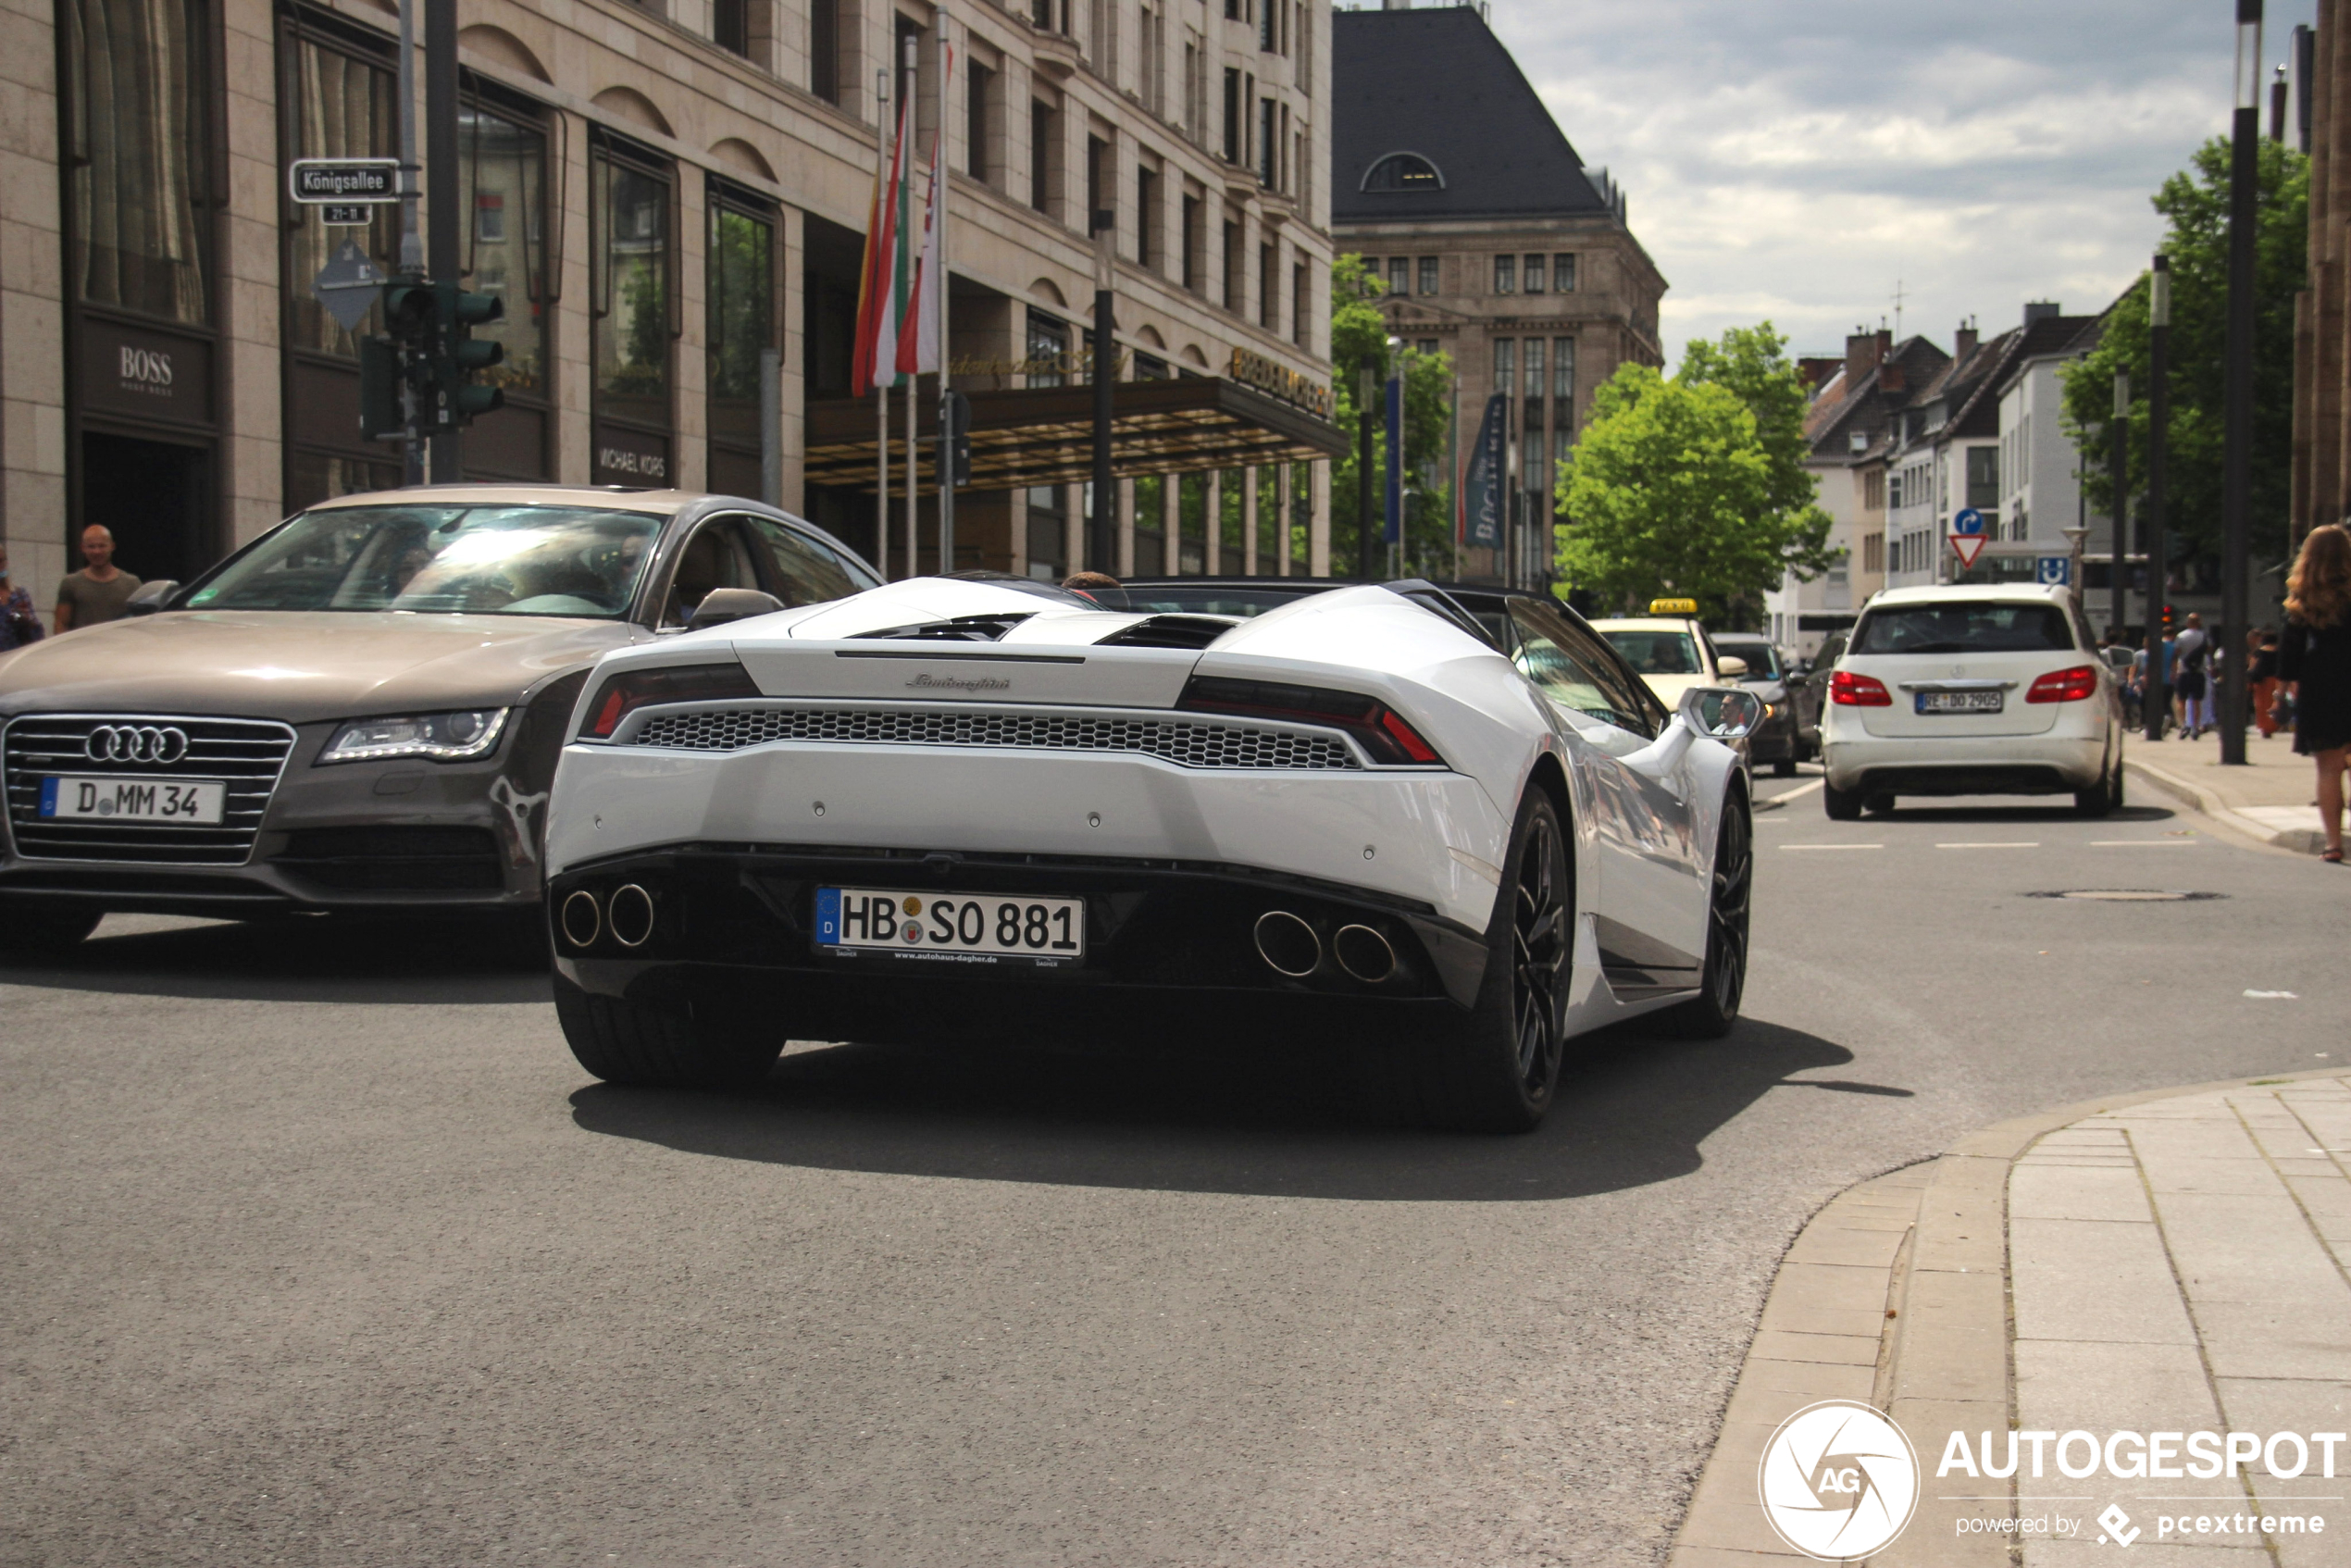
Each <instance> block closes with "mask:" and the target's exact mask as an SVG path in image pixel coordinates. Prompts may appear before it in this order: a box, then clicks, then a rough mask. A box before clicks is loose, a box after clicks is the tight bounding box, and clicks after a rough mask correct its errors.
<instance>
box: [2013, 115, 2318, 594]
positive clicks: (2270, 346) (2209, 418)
mask: <svg viewBox="0 0 2351 1568" xmlns="http://www.w3.org/2000/svg"><path fill="white" fill-rule="evenodd" d="M2258 171H2259V178H2258V187H2257V189H2258V202H2259V205H2258V218H2257V221H2256V226H2255V231H2254V232H2255V240H2254V252H2255V266H2254V301H2255V304H2254V311H2255V317H2254V323H2255V324H2254V359H2253V367H2254V368H2253V542H2254V551H2255V554H2257V555H2262V556H2268V557H2270V558H2278V557H2280V556H2282V555H2283V553H2284V552H2285V550H2286V549H2287V529H2288V526H2289V519H2288V517H2287V512H2288V509H2289V504H2290V496H2289V478H2290V472H2291V467H2292V459H2293V448H2294V296H2295V293H2296V292H2299V291H2300V290H2301V289H2302V288H2303V286H2304V283H2305V281H2306V272H2307V236H2308V232H2309V222H2310V186H2309V159H2307V157H2305V156H2302V155H2301V154H2300V153H2297V152H2295V151H2294V150H2293V149H2292V148H2290V147H2288V146H2286V145H2285V144H2283V143H2278V142H2270V141H2267V140H2264V141H2263V142H2262V143H2260V161H2259V164H2258ZM2153 204H2154V206H2155V210H2156V211H2157V212H2158V213H2160V214H2161V215H2162V216H2163V218H2165V220H2166V229H2165V232H2164V238H2163V247H2162V248H2163V250H2164V251H2165V253H2166V254H2168V255H2170V256H2171V429H2170V439H2169V442H2168V448H2167V460H2166V464H2165V504H2164V516H2165V526H2166V528H2167V529H2168V531H2169V534H2170V540H2171V558H2172V559H2173V560H2174V561H2175V562H2176V561H2181V560H2189V559H2195V558H2196V557H2199V556H2204V557H2210V556H2214V555H2217V554H2219V553H2220V456H2221V442H2222V436H2223V433H2224V404H2223V400H2222V395H2221V392H2222V377H2223V373H2224V366H2223V350H2224V348H2225V345H2226V342H2227V339H2228V319H2227V317H2228V296H2229V143H2228V142H2227V141H2226V140H2225V139H2223V138H2220V137H2215V138H2213V139H2212V140H2211V141H2209V142H2207V143H2205V144H2204V145H2203V146H2201V147H2199V148H2197V149H2196V155H2195V156H2194V157H2193V158H2191V159H2190V160H2189V164H2188V167H2187V168H2184V169H2182V170H2181V171H2180V172H2179V173H2177V174H2174V175H2172V176H2171V178H2170V179H2168V180H2164V182H2163V185H2162V188H2161V189H2159V190H2158V191H2157V192H2156V193H2155V196H2154V198H2153ZM2147 332H2148V297H2147V279H2146V275H2145V274H2141V276H2140V277H2139V279H2138V280H2137V281H2135V282H2133V284H2132V285H2131V287H2130V289H2129V290H2128V291H2127V292H2125V293H2124V294H2123V295H2122V297H2121V299H2119V300H2117V301H2115V303H2114V305H2113V307H2112V308H2111V309H2110V310H2109V311H2108V313H2107V318H2106V328H2105V331H2104V333H2103V335H2102V336H2101V337H2100V339H2099V342H2098V345H2097V347H2096V349H2094V350H2092V351H2091V353H2090V354H2089V355H2087V356H2085V357H2084V358H2082V359H2079V360H2076V361H2074V362H2072V363H2071V364H2070V365H2066V366H2064V367H2061V368H2060V369H2059V376H2060V378H2061V379H2062V381H2063V384H2064V409H2063V419H2064V424H2065V429H2066V431H2067V433H2068V434H2069V435H2071V436H2072V437H2073V438H2074V439H2075V440H2076V441H2078V442H2081V443H2082V447H2083V467H2084V469H2085V470H2086V473H2085V476H2084V479H2085V485H2086V489H2087V490H2088V492H2089V504H2090V505H2091V506H2092V507H2093V508H2095V509H2096V510H2098V511H2101V512H2106V513H2108V515H2111V513H2112V510H2113V504H2114V483H2113V479H2112V477H2111V475H2109V474H2108V471H2107V464H2106V454H2107V453H2108V451H2109V450H2110V444H2109V437H2108V424H2109V422H2110V421H2111V420H2112V419H2113V417H2114V375H2115V372H2116V371H2117V370H2127V371H2129V372H2130V376H2131V395H2132V404H2131V414H2130V427H2131V434H2130V462H2131V471H2130V476H2129V477H2130V479H2131V500H2132V504H2133V506H2136V505H2137V504H2140V502H2141V501H2143V500H2144V498H2145V495H2146V432H2147V391H2148V388H2149V387H2150V386H2151V385H2152V381H2151V378H2150V373H2149V371H2148V368H2147Z"/></svg>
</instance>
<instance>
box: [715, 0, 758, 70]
mask: <svg viewBox="0 0 2351 1568" xmlns="http://www.w3.org/2000/svg"><path fill="white" fill-rule="evenodd" d="M710 41H711V42H712V43H713V44H717V45H718V46H719V47H720V48H721V49H724V50H726V51H727V52H728V54H730V55H740V56H743V57H745V58H746V59H748V58H749V57H750V56H751V0H711V5H710Z"/></svg>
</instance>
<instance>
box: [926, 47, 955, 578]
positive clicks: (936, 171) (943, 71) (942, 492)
mask: <svg viewBox="0 0 2351 1568" xmlns="http://www.w3.org/2000/svg"><path fill="white" fill-rule="evenodd" d="M954 58H955V56H954V51H953V49H952V48H951V47H950V46H949V45H948V43H947V9H946V7H945V6H940V7H939V135H938V138H937V140H936V141H935V142H934V143H933V145H935V146H936V147H937V148H938V149H939V151H938V155H937V159H938V161H939V162H942V163H943V162H944V161H945V160H946V157H947V105H948V101H949V100H948V86H949V83H950V82H951V81H952V79H953V74H954V72H953V66H954ZM931 180H932V181H933V186H932V188H933V189H934V190H936V191H937V192H938V193H939V195H938V198H937V208H936V210H935V212H934V213H933V215H932V218H931V221H932V222H934V223H936V224H937V225H938V226H939V233H938V238H937V240H936V242H935V243H936V244H937V246H938V250H939V277H938V278H937V279H936V280H935V282H936V285H937V287H938V290H939V294H938V299H939V444H938V447H937V449H936V450H937V453H938V455H937V456H936V458H935V459H934V460H933V462H934V467H933V469H932V472H933V474H934V476H935V477H936V478H937V479H938V481H939V576H940V577H945V576H947V575H948V574H949V573H951V572H952V571H953V570H954V569H955V475H954V464H953V459H952V454H951V453H950V451H949V445H948V443H949V442H950V441H951V440H952V432H951V431H950V430H949V429H948V426H949V424H950V423H951V421H950V420H949V418H948V413H947V402H948V398H947V392H948V375H947V361H948V347H947V344H948V337H947V187H948V186H949V184H950V183H952V177H951V173H950V171H949V170H948V169H945V168H933V169H932V170H931Z"/></svg>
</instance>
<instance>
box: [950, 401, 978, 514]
mask: <svg viewBox="0 0 2351 1568" xmlns="http://www.w3.org/2000/svg"><path fill="white" fill-rule="evenodd" d="M971 482H972V400H971V399H970V398H968V397H965V396H964V394H963V393H962V392H955V391H953V390H952V389H951V390H950V391H949V392H948V393H947V483H948V485H949V487H950V488H951V489H954V490H961V489H963V488H964V486H965V485H967V484H969V483H971Z"/></svg>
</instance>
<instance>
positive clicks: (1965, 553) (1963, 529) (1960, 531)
mask: <svg viewBox="0 0 2351 1568" xmlns="http://www.w3.org/2000/svg"><path fill="white" fill-rule="evenodd" d="M1950 537H1951V553H1952V554H1955V555H1957V556H1958V557H1959V568H1960V569H1961V570H1962V571H1964V570H1966V569H1967V568H1968V567H1970V566H1974V565H1975V558H1976V557H1977V556H1978V555H1981V554H1984V514H1983V513H1981V512H1979V511H1977V510H1976V509H1975V508H1974V507H1972V506H1969V507H1965V508H1963V509H1961V510H1960V512H1959V514H1958V515H1957V516H1954V517H1953V518H1952V519H1951V536H1950Z"/></svg>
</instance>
